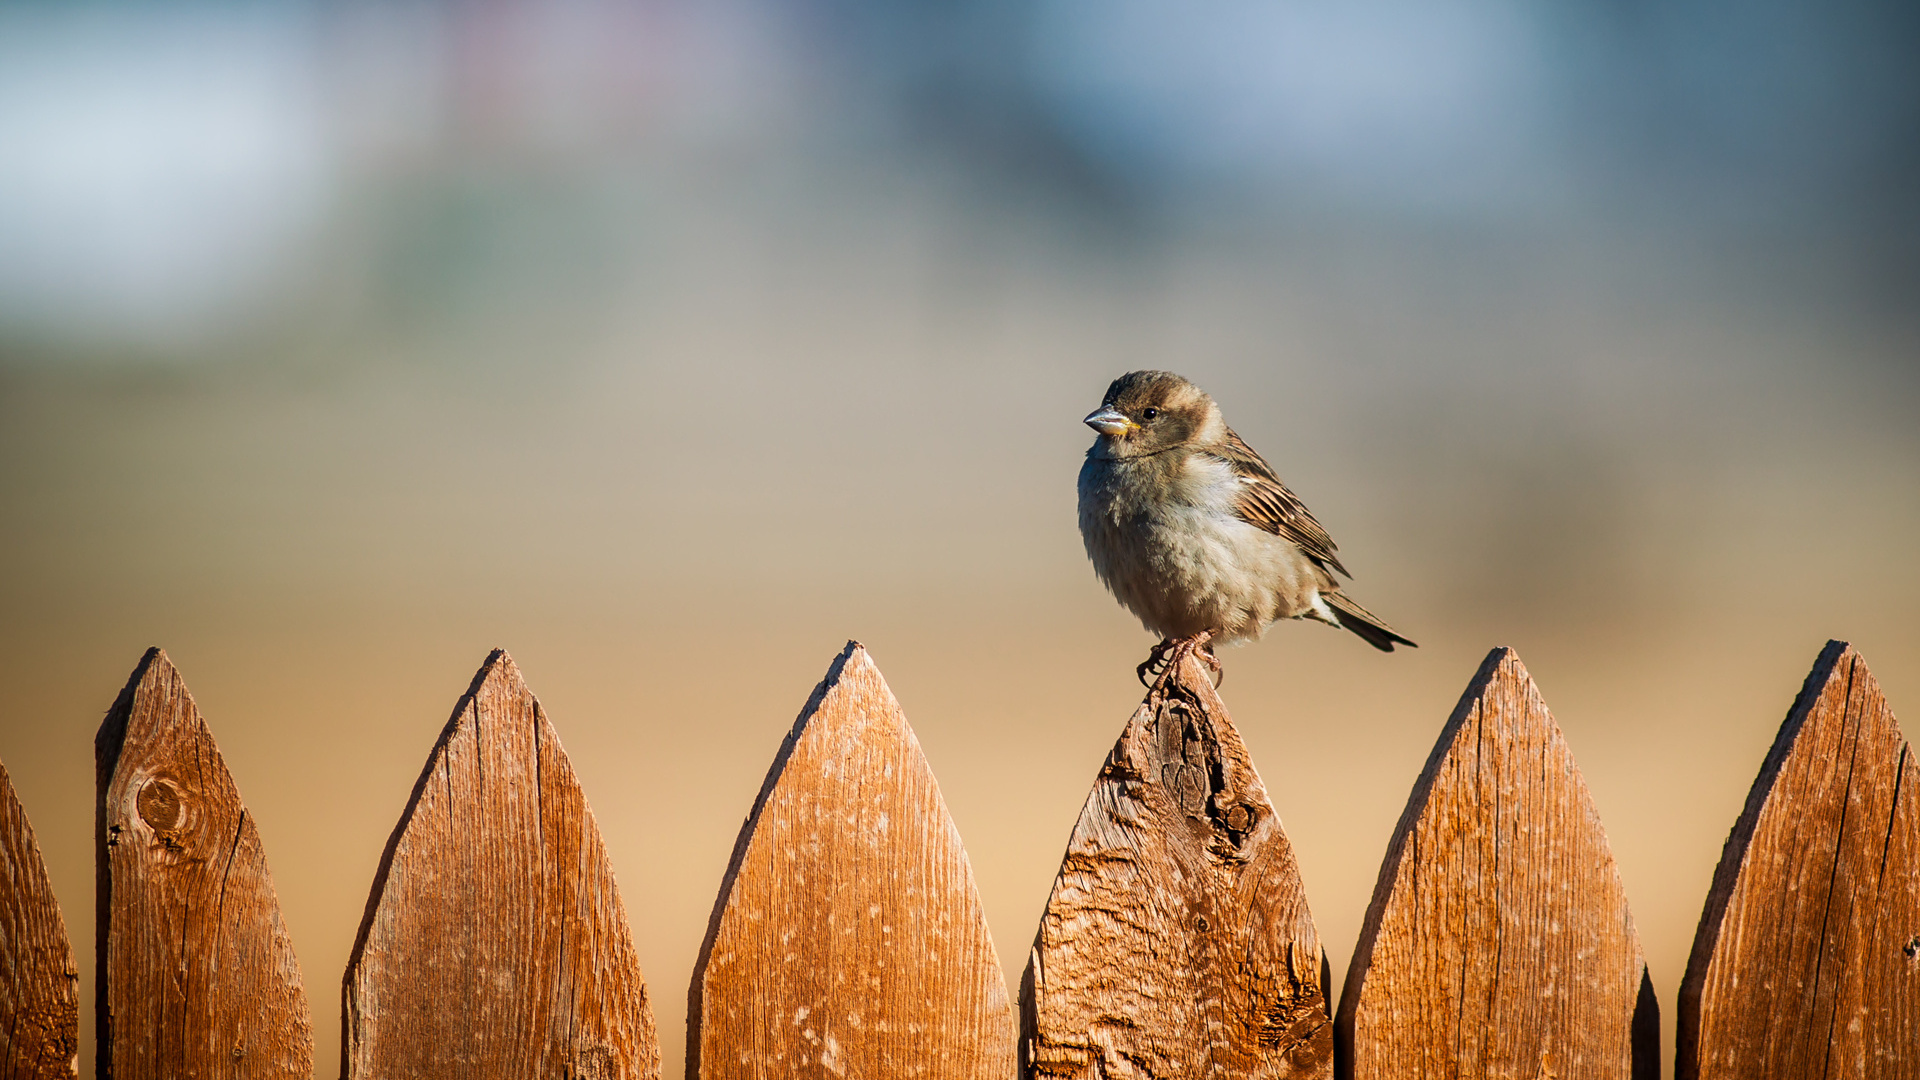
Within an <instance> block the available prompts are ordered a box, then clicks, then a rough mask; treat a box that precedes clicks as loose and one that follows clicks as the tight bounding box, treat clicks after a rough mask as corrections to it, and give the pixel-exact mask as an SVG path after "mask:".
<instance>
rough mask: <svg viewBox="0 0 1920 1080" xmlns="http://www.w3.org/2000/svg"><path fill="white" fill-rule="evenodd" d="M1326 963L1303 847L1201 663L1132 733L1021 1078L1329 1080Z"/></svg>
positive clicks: (1186, 668) (1187, 669) (1040, 975)
mask: <svg viewBox="0 0 1920 1080" xmlns="http://www.w3.org/2000/svg"><path fill="white" fill-rule="evenodd" d="M1324 969H1325V957H1324V954H1323V953H1322V950H1321V947H1320V938H1319V935H1318V934H1317V933H1316V932H1315V930H1314V926H1313V917H1312V915H1311V914H1309V912H1308V911H1307V897H1306V892H1305V889H1304V888H1303V887H1302V885H1301V882H1300V872H1299V868H1298V867H1297V866H1296V865H1295V862H1294V857H1293V847H1292V845H1291V844H1289V843H1288V841H1287V834H1286V833H1285V831H1283V830H1282V829H1281V827H1280V818H1279V815H1277V814H1275V813H1274V810H1273V804H1272V803H1271V802H1270V801H1268V798H1267V791H1266V787H1265V786H1264V785H1263V784H1262V783H1261V782H1260V777H1259V775H1258V774H1257V773H1256V772H1255V771H1254V768H1253V762H1252V760H1251V759H1250V758H1249V757H1248V755H1247V749H1246V746H1245V744H1243V743H1242V742H1241V740H1240V735H1239V732H1237V731H1236V730H1235V729H1234V726H1233V720H1232V718H1231V717H1229V716H1228V715H1227V710H1226V706H1225V705H1223V704H1222V703H1221V701H1220V698H1219V696H1218V695H1216V694H1215V693H1214V689H1213V685H1212V683H1211V682H1210V681H1209V680H1208V678H1207V676H1206V675H1205V674H1204V673H1203V671H1202V670H1201V668H1200V666H1199V664H1198V663H1197V662H1196V661H1195V660H1194V659H1193V658H1192V657H1191V656H1189V657H1186V658H1185V659H1184V660H1183V662H1182V663H1181V664H1180V665H1179V667H1177V668H1176V669H1175V670H1174V671H1173V673H1172V674H1171V675H1170V676H1169V677H1168V678H1167V679H1165V680H1164V681H1163V682H1161V683H1160V684H1158V685H1156V686H1155V687H1154V688H1153V689H1152V690H1151V691H1149V693H1148V694H1147V698H1146V701H1145V702H1143V703H1142V704H1141V706H1140V708H1139V709H1138V710H1136V711H1135V712H1134V714H1133V716H1132V717H1131V718H1130V719H1129V720H1128V721H1127V726H1126V728H1125V729H1124V730H1123V731H1122V732H1121V734H1120V739H1119V741H1118V742H1117V743H1115V744H1114V747H1113V751H1112V753H1110V754H1109V755H1108V756H1107V761H1106V764H1105V765H1104V766H1103V767H1102V768H1101V770H1100V776H1099V779H1098V780H1096V781H1095V782H1094V786H1093V791H1092V793H1091V794H1089V795H1088V796H1087V802H1086V805H1085V807H1084V808H1083V809H1082V810H1081V811H1080V820H1079V822H1078V824H1076V825H1075V826H1074V829H1073V836H1072V838H1071V839H1070V840H1068V842H1067V853H1066V857H1065V858H1064V859H1063V860H1062V862H1061V865H1060V873H1059V876H1058V877H1057V878H1055V880H1054V885H1053V894H1052V895H1051V896H1050V897H1049V898H1048V900H1047V909H1046V914H1045V915H1044V916H1043V917H1042V919H1041V922H1040V930H1039V933H1038V934H1037V935H1036V936H1035V938H1034V943H1033V952H1032V954H1031V957H1030V959H1029V960H1028V963H1027V972H1026V978H1025V980H1024V982H1023V985H1022V987H1021V1044H1020V1051H1021V1054H1020V1056H1021V1070H1022V1074H1023V1075H1024V1076H1028V1077H1080V1078H1086V1080H1105V1078H1109V1077H1194V1078H1205V1077H1231V1078H1236V1080H1237V1078H1242V1077H1245V1078H1259V1080H1264V1078H1280V1077H1331V1076H1332V1075H1333V1024H1332V1017H1331V1016H1330V1015H1329V1014H1328V1004H1327V997H1326V989H1325V979H1324V975H1323V971H1324Z"/></svg>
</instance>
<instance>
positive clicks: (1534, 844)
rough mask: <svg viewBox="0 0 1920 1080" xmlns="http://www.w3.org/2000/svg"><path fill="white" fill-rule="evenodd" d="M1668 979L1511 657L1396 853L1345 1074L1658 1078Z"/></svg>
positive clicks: (1353, 1008)
mask: <svg viewBox="0 0 1920 1080" xmlns="http://www.w3.org/2000/svg"><path fill="white" fill-rule="evenodd" d="M1652 986H1653V984H1652V981H1651V980H1650V979H1649V978H1648V975H1647V965H1646V962H1645V961H1644V960H1643V959H1642V958H1641V955H1640V940H1639V938H1638V936H1636V935H1635V933H1634V929H1633V916H1632V915H1631V914H1629V913H1628V911H1627V897H1626V892H1625V890H1624V889H1623V888H1622V887H1621V884H1620V875H1619V873H1618V872H1617V871H1616V870H1615V869H1614V864H1613V853H1612V851H1611V850H1610V849H1609V848H1608V847H1607V837H1606V833H1605V832H1604V831H1603V830H1602V829H1601V827H1600V817H1599V815H1598V814H1597V813H1596V812H1595V811H1594V807H1593V800H1592V798H1590V797H1589V796H1588V794H1587V787H1586V784H1585V782H1584V781H1582V780H1581V778H1580V771H1579V770H1578V769H1577V768H1575V767H1574V764H1573V755H1572V753H1571V752H1569V751H1568V749H1567V744H1566V741H1565V740H1564V739H1563V738H1561V735H1560V728H1559V726H1558V725H1556V724H1555V723H1554V722H1553V717H1552V716H1551V715H1550V714H1549V713H1548V712H1547V706H1546V703H1545V702H1544V701H1542V700H1541V698H1540V691H1539V690H1538V689H1537V688H1536V687H1535V686H1534V685H1533V679H1532V678H1531V677H1529V676H1528V674H1527V669H1526V668H1525V667H1524V666H1522V665H1521V663H1520V658H1519V657H1518V656H1516V655H1515V654H1514V652H1513V650H1511V649H1495V650H1494V651H1493V652H1492V653H1491V654H1490V655H1489V656H1488V657H1487V659H1486V661H1485V662H1484V663H1483V664H1481V665H1480V671H1479V673H1478V674H1476V675H1475V676H1474V678H1473V681H1472V682H1471V683H1470V684H1468V686H1467V691H1466V693H1465V694H1464V695H1463V696H1462V697H1461V699H1460V704H1459V705H1458V706H1457V707H1456V708H1455V709H1454V711H1453V716H1452V717H1451V718H1450V719H1449V720H1448V721H1447V724H1446V727H1445V728H1443V729H1442V730H1441V732H1440V739H1439V741H1438V742H1437V743H1436V744H1435V745H1434V748H1433V753H1432V755H1431V756H1429V757H1428V759H1427V765H1426V768H1425V769H1423V770H1422V771H1421V773H1420V778H1419V780H1418V781H1416V782H1415V783H1414V786H1413V795H1412V797H1411V798H1409V799H1408V801H1407V809H1406V812H1405V813H1403V814H1402V815H1401V817H1400V824H1399V825H1398V827H1396V828H1395V829H1394V833H1393V839H1392V840H1390V841H1389V842H1388V845H1387V856H1386V860H1385V861H1384V862H1383V863H1382V864H1381V867H1380V880H1379V883H1378V884H1377V885H1376V886H1375V887H1374V892H1373V902H1372V904H1370V905H1369V906H1368V909H1367V918H1366V922H1365V923H1364V924H1363V925H1362V927H1361V930H1360V940H1359V942H1358V944H1357V945H1356V946H1355V947H1354V953H1353V962H1352V964H1351V965H1350V966H1349V967H1348V969H1347V985H1346V989H1345V991H1344V992H1343V993H1342V994H1341V996H1340V1016H1339V1022H1338V1029H1337V1030H1338V1036H1339V1040H1340V1049H1341V1054H1340V1059H1341V1060H1340V1075H1341V1077H1342V1078H1343V1080H1349V1078H1351V1080H1374V1078H1380V1080H1388V1078H1393V1077H1404V1076H1461V1077H1475V1076H1527V1077H1534V1076H1551V1077H1576V1076H1577V1077H1595V1078H1601V1077H1617V1078H1619V1080H1641V1078H1643V1077H1646V1078H1657V1077H1658V1076H1659V1075H1660V1065H1659V1059H1658V1051H1659V1033H1660V1027H1659V1018H1658V1013H1657V1012H1656V1011H1655V1004H1654V998H1653V989H1652Z"/></svg>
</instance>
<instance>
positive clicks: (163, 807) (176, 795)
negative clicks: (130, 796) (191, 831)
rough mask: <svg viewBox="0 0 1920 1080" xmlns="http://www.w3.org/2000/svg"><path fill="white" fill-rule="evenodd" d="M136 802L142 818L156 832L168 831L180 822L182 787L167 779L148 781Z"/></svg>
mask: <svg viewBox="0 0 1920 1080" xmlns="http://www.w3.org/2000/svg"><path fill="white" fill-rule="evenodd" d="M134 802H135V804H136V805H137V806H138V807H139V810H140V820H142V821H144V822H146V823H147V825H148V826H149V827H151V828H152V829H153V831H154V832H159V833H164V832H168V831H170V830H172V829H173V827H174V826H176V825H178V824H180V816H181V815H180V789H178V788H176V787H174V786H173V785H172V784H169V783H168V782H166V781H165V780H161V779H154V780H149V781H147V782H146V783H145V784H144V785H142V786H141V788H140V796H139V798H137V799H135V800H134Z"/></svg>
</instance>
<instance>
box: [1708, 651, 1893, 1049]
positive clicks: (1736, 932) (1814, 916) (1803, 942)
mask: <svg viewBox="0 0 1920 1080" xmlns="http://www.w3.org/2000/svg"><path fill="white" fill-rule="evenodd" d="M1914 765H1915V763H1914V756H1913V748H1912V746H1910V745H1909V744H1908V743H1907V742H1906V740H1905V739H1904V738H1902V737H1901V735H1900V726H1899V724H1897V723H1896V722H1895V721H1894V718H1893V711H1892V710H1891V709H1890V708H1888V706H1887V700H1886V698H1885V697H1884V696H1883V695H1882V694H1881V693H1880V686H1879V684H1878V683H1876V682H1875V681H1874V678H1873V674H1872V673H1871V672H1869V671H1868V670H1867V665H1866V662H1865V661H1864V660H1862V659H1861V658H1860V654H1859V653H1856V652H1854V651H1853V649H1852V648H1851V647H1849V646H1848V645H1847V644H1846V643H1844V642H1839V641H1833V642H1828V643H1827V647H1826V649H1825V650H1824V651H1823V652H1822V653H1821V654H1820V658H1819V660H1818V661H1816V662H1815V663H1814V665H1813V671H1812V672H1811V673H1810V674H1809V675H1808V676H1807V681H1806V685H1805V686H1804V687H1802V688H1801V690H1800V696H1799V698H1798V699H1797V700H1795V701H1794V703H1793V708H1792V709H1791V710H1790V711H1789V712H1788V713H1787V719H1786V722H1785V723H1783V724H1782V725H1781V726H1780V734H1779V735H1778V736H1777V737H1776V738H1775V739H1774V742H1773V749H1772V750H1771V751H1770V752H1769V753H1768V754H1767V757H1766V761H1765V762H1764V764H1762V765H1761V768H1760V775H1759V777H1758V778H1757V779H1756V780H1755V781H1754V783H1753V789H1752V791H1751V792H1749V793H1748V795H1747V803H1746V807H1745V809H1744V810H1743V811H1742V812H1741V814H1740V817H1739V820H1737V821H1736V822H1735V823H1734V826H1733V832H1732V834H1731V835H1730V836H1728V837H1727V846H1726V850H1725V851H1724V852H1723V853H1722V854H1721V856H1720V866H1719V868H1718V869H1717V870H1716V871H1715V872H1714V876H1713V888H1712V890H1711V891H1710V892H1709V893H1708V894H1707V903H1706V908H1705V910H1704V911H1703V912H1702V914H1701V916H1700V928H1699V931H1698V933H1697V934H1696V935H1695V936H1694V941H1693V955H1692V957H1691V959H1690V960H1689V961H1688V963H1687V974H1686V978H1685V979H1684V980H1683V981H1682V982H1681V984H1680V1024H1679V1037H1678V1039H1677V1040H1676V1041H1677V1045H1678V1053H1677V1057H1676V1064H1675V1070H1674V1071H1675V1075H1676V1076H1677V1077H1678V1078H1679V1080H1696V1078H1697V1080H1735V1078H1739V1080H1746V1078H1755V1080H1758V1078H1763V1077H1788V1076H1791V1077H1805V1078H1808V1080H1816V1078H1821V1077H1842V1076H1847V1077H1853V1076H1871V1077H1887V1078H1909V1080H1911V1078H1916V1077H1920V808H1917V807H1916V802H1915V800H1916V797H1920V790H1916V784H1917V783H1920V781H1917V780H1916V778H1915V776H1914Z"/></svg>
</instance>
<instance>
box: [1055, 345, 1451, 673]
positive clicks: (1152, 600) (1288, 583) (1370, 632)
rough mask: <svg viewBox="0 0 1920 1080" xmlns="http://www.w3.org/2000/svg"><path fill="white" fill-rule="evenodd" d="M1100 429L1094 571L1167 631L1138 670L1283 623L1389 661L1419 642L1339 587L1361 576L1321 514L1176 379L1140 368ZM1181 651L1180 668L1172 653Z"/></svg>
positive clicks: (1084, 479)
mask: <svg viewBox="0 0 1920 1080" xmlns="http://www.w3.org/2000/svg"><path fill="white" fill-rule="evenodd" d="M1085 422H1086V425H1087V426H1088V427H1090V428H1092V429H1093V430H1094V431H1096V432H1098V433H1099V437H1098V438H1097V439H1095V440H1094V443H1093V446H1092V447H1091V448H1089V449H1088V450H1087V460H1086V464H1084V465H1082V466H1081V467H1080V485H1079V486H1080V537H1081V539H1082V540H1084V541H1085V542H1086V545H1087V557H1088V558H1089V559H1090V560H1092V562H1093V572H1094V573H1095V574H1096V575H1098V576H1099V578H1100V580H1101V582H1102V583H1104V584H1105V585H1106V587H1107V588H1108V589H1109V590H1110V591H1112V593H1113V595H1114V598H1115V599H1117V600H1119V601H1120V603H1121V605H1123V606H1124V607H1125V608H1126V609H1127V610H1128V611H1131V612H1132V613H1133V614H1134V615H1136V616H1138V617H1139V619H1140V622H1141V623H1142V624H1143V625H1145V626H1146V628H1147V629H1148V630H1149V631H1151V632H1153V633H1155V634H1159V635H1161V637H1162V638H1164V639H1165V640H1163V641H1162V642H1161V643H1160V644H1159V645H1158V646H1156V647H1155V649H1154V653H1153V656H1152V657H1151V658H1150V659H1149V660H1148V661H1147V663H1145V664H1142V665H1141V677H1142V679H1143V680H1144V679H1145V678H1146V677H1147V674H1148V672H1149V670H1150V669H1152V668H1155V667H1156V666H1158V665H1160V664H1162V663H1165V664H1166V668H1167V669H1168V670H1171V668H1173V667H1176V666H1178V659H1179V655H1180V653H1181V652H1182V651H1197V652H1198V653H1199V654H1200V655H1201V657H1202V658H1204V659H1205V660H1206V661H1207V662H1208V663H1209V665H1211V666H1212V667H1213V668H1214V669H1215V670H1216V671H1218V670H1219V662H1218V661H1217V660H1215V659H1213V648H1212V647H1213V645H1214V644H1216V643H1224V642H1237V641H1245V640H1251V639H1255V638H1258V637H1260V635H1261V634H1262V633H1264V632H1265V631H1266V629H1267V627H1269V626H1271V625H1272V624H1273V623H1275V622H1277V621H1279V620H1281V619H1313V620H1316V621H1319V622H1323V623H1326V624H1327V625H1329V626H1337V627H1341V628H1343V629H1346V630H1351V631H1353V633H1355V634H1357V635H1359V637H1360V638H1361V639H1362V640H1364V641H1365V642H1366V643H1367V644H1369V645H1372V646H1373V647H1374V648H1376V649H1380V650H1382V651H1383V652H1392V651H1393V647H1394V645H1396V644H1399V645H1408V646H1411V645H1413V642H1412V641H1410V640H1408V639H1407V638H1405V637H1402V636H1401V635H1400V634H1399V633H1398V632H1397V631H1395V630H1394V629H1393V628H1392V627H1390V626H1388V625H1387V624H1386V623H1385V622H1383V621H1381V619H1380V617H1379V616H1377V615H1375V614H1373V613H1372V612H1370V611H1368V610H1367V609H1366V608H1363V607H1361V606H1360V605H1359V604H1358V603H1355V602H1354V601H1353V599H1352V598H1350V597H1348V596H1347V595H1346V594H1345V593H1344V592H1342V591H1341V590H1340V582H1339V579H1338V578H1337V577H1335V575H1336V574H1338V575H1341V576H1344V577H1349V578H1350V577H1352V576H1353V575H1351V574H1349V573H1348V572H1347V568H1346V567H1345V566H1342V565H1341V564H1340V557H1339V555H1338V554H1337V552H1338V549H1337V548H1336V547H1335V546H1334V543H1333V538H1332V537H1330V536H1328V535H1327V530H1326V529H1324V528H1322V527H1321V525H1320V522H1319V521H1317V520H1315V519H1314V516H1313V512H1312V511H1310V510H1308V509H1307V506H1306V504H1305V503H1303V502H1301V501H1300V498H1299V496H1296V495H1295V494H1294V493H1293V492H1291V491H1288V490H1287V486H1286V485H1285V484H1283V483H1281V482H1280V478H1279V477H1278V476H1277V475H1275V474H1274V471H1273V469H1272V467H1270V466H1269V465H1268V464H1267V462H1266V460H1265V459H1264V458H1262V457H1261V456H1260V455H1259V454H1257V453H1255V452H1254V450H1253V448H1252V447H1250V446H1248V445H1247V444H1246V443H1245V442H1243V441H1242V440H1241V438H1240V436H1238V435H1236V434H1234V432H1233V429H1232V428H1230V427H1228V426H1227V424H1226V421H1225V420H1223V419H1221V416H1220V406H1218V405H1216V404H1214V401H1213V398H1211V397H1209V396H1208V395H1207V392H1206V391H1204V390H1202V389H1200V388H1199V387H1198V386H1195V385H1194V384H1192V383H1190V382H1188V381H1187V380H1186V379H1183V378H1181V377H1180V376H1178V375H1175V374H1173V373H1172V372H1170V371H1132V372H1128V373H1127V374H1125V375H1122V376H1120V377H1119V378H1118V379H1115V380H1114V381H1113V385H1111V386H1109V387H1107V394H1106V396H1105V397H1104V398H1102V399H1101V400H1100V407H1099V408H1098V409H1095V410H1094V411H1093V413H1092V414H1091V415H1089V416H1088V417H1087V418H1086V421H1085ZM1169 655H1171V660H1168V659H1167V658H1168V657H1169Z"/></svg>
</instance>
